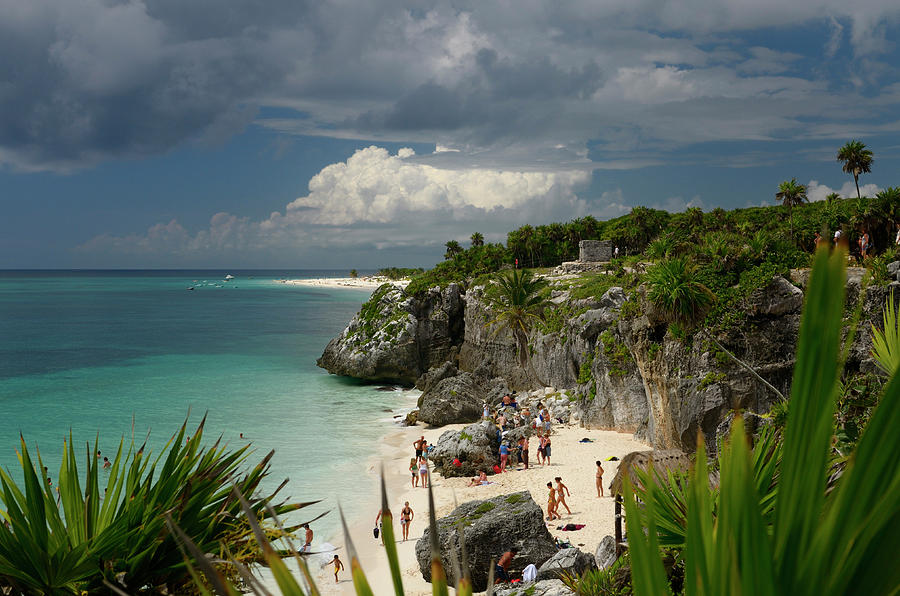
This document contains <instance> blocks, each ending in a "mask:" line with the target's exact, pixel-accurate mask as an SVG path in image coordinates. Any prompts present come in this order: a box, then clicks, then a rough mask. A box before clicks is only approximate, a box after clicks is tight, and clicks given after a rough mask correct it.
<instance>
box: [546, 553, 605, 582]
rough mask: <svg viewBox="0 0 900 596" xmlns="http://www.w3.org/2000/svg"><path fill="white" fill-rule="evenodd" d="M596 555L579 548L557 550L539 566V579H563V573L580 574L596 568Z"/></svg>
mask: <svg viewBox="0 0 900 596" xmlns="http://www.w3.org/2000/svg"><path fill="white" fill-rule="evenodd" d="M596 568H597V564H596V562H595V561H594V557H593V556H591V555H590V554H589V553H586V552H583V551H581V550H579V549H577V548H574V547H572V548H564V549H562V550H559V551H557V552H556V554H555V555H553V556H552V557H550V558H549V559H548V560H547V561H546V562H545V563H544V564H543V565H541V566H540V568H538V574H537V579H538V581H540V580H542V579H561V578H562V576H563V575H575V576H579V575H581V574H583V573H584V572H585V571H588V570H589V569H596Z"/></svg>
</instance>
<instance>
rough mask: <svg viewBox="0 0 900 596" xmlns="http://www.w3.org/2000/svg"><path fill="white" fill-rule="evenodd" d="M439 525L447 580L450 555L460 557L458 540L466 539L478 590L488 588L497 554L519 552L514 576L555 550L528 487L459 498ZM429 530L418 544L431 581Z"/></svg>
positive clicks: (452, 578)
mask: <svg viewBox="0 0 900 596" xmlns="http://www.w3.org/2000/svg"><path fill="white" fill-rule="evenodd" d="M437 525H438V542H439V544H440V550H441V562H442V563H443V565H444V569H445V570H446V572H447V580H448V582H449V583H450V584H451V585H452V584H455V583H456V577H455V576H454V575H453V564H452V563H451V559H452V558H456V559H459V557H460V556H461V550H460V548H459V544H460V542H461V541H462V540H465V543H466V556H467V561H468V566H469V571H470V573H471V576H472V588H473V590H474V591H476V592H482V591H484V590H485V589H486V588H487V578H488V572H489V570H490V564H491V560H492V559H493V560H496V559H498V558H499V557H500V555H502V554H503V553H504V552H506V551H508V550H509V549H511V548H517V549H518V551H519V553H518V555H516V557H515V558H514V559H513V561H512V565H511V566H510V573H511V574H513V575H519V574H521V573H522V570H523V569H524V568H525V567H526V566H527V565H529V564H531V563H533V564H534V565H536V566H538V567H540V566H541V565H543V564H544V562H545V561H546V560H547V559H549V558H550V557H552V556H553V555H554V554H556V552H557V549H556V544H555V542H554V541H553V537H552V536H550V532H549V531H548V530H547V526H546V525H545V523H544V514H543V511H541V508H540V507H539V506H538V504H537V503H535V502H534V500H533V499H532V498H531V494H530V493H529V492H528V491H522V492H518V493H512V494H508V495H500V496H498V497H494V498H492V499H487V500H484V501H470V502H468V503H463V504H462V505H460V506H459V507H457V508H456V509H454V510H453V512H452V513H451V514H450V515H448V516H447V517H443V518H441V519H439V520H438V523H437ZM430 532H431V530H430V528H426V529H425V533H424V534H423V535H422V538H420V539H419V541H418V542H417V543H416V559H418V561H419V569H420V570H421V572H422V577H424V578H425V581H428V582H430V581H431V542H430V540H431V534H430Z"/></svg>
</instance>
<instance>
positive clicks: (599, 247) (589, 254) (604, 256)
mask: <svg viewBox="0 0 900 596" xmlns="http://www.w3.org/2000/svg"><path fill="white" fill-rule="evenodd" d="M612 256H613V247H612V243H611V242H609V241H608V240H582V241H581V242H579V243H578V260H579V262H581V263H598V262H600V263H603V262H609V261H611V260H612Z"/></svg>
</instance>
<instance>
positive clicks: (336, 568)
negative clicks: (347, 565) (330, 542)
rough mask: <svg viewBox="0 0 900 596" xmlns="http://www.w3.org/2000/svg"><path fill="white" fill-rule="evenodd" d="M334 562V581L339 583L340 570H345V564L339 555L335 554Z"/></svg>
mask: <svg viewBox="0 0 900 596" xmlns="http://www.w3.org/2000/svg"><path fill="white" fill-rule="evenodd" d="M332 562H333V563H334V583H338V571H343V569H344V564H343V563H341V560H340V559H339V558H338V556H337V555H334V559H332Z"/></svg>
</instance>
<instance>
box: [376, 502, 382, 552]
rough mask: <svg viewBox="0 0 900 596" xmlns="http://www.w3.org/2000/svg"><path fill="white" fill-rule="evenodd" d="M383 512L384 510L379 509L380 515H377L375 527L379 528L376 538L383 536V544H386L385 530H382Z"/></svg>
mask: <svg viewBox="0 0 900 596" xmlns="http://www.w3.org/2000/svg"><path fill="white" fill-rule="evenodd" d="M381 514H382V510H381V509H379V510H378V515H376V516H375V529H376V530H378V533H377V535H376V536H375V537H376V538H379V537H380V538H381V546H384V532H382V531H381Z"/></svg>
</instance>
